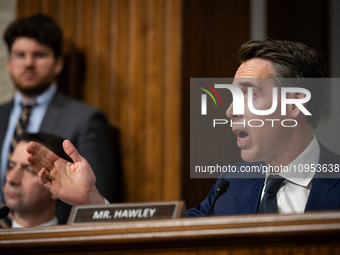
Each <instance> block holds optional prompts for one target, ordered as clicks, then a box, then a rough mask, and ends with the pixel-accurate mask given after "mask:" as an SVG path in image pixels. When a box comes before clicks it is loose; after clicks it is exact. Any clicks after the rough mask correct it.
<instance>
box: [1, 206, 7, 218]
mask: <svg viewBox="0 0 340 255" xmlns="http://www.w3.org/2000/svg"><path fill="white" fill-rule="evenodd" d="M8 214H9V208H8V207H7V206H4V207H2V208H1V209H0V219H3V218H5V217H6V216H7V215H8Z"/></svg>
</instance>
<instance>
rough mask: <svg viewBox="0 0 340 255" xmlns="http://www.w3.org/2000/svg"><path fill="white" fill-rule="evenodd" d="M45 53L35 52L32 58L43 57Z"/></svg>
mask: <svg viewBox="0 0 340 255" xmlns="http://www.w3.org/2000/svg"><path fill="white" fill-rule="evenodd" d="M46 56H47V54H46V53H45V52H36V53H34V58H44V57H46Z"/></svg>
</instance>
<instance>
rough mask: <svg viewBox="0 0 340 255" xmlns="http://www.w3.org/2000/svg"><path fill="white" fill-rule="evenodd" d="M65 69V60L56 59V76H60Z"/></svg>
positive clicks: (60, 57) (61, 58)
mask: <svg viewBox="0 0 340 255" xmlns="http://www.w3.org/2000/svg"><path fill="white" fill-rule="evenodd" d="M63 68H64V58H63V57H62V56H59V57H57V58H56V64H55V67H54V73H55V76H57V75H58V74H60V72H61V71H62V70H63Z"/></svg>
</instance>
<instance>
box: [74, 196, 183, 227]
mask: <svg viewBox="0 0 340 255" xmlns="http://www.w3.org/2000/svg"><path fill="white" fill-rule="evenodd" d="M185 216H186V208H185V204H184V202H183V201H178V202H155V203H119V204H118V203H117V204H110V205H102V206H75V207H73V208H72V210H71V213H70V216H69V218H68V222H67V224H83V223H93V222H110V221H127V220H128V221H131V220H148V219H149V220H150V219H172V218H180V217H185Z"/></svg>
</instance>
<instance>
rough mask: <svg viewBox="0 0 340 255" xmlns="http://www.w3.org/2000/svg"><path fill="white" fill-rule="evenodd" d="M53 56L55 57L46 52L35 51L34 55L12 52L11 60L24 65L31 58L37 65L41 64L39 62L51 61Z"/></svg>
mask: <svg viewBox="0 0 340 255" xmlns="http://www.w3.org/2000/svg"><path fill="white" fill-rule="evenodd" d="M51 56H53V55H52V54H51V53H49V52H45V51H35V52H33V53H26V52H21V51H14V52H11V54H10V58H11V59H12V60H13V61H14V62H15V63H18V64H22V63H24V62H25V61H26V59H27V57H28V58H31V59H32V61H34V62H35V63H39V62H44V61H46V60H48V59H50V58H51Z"/></svg>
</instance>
